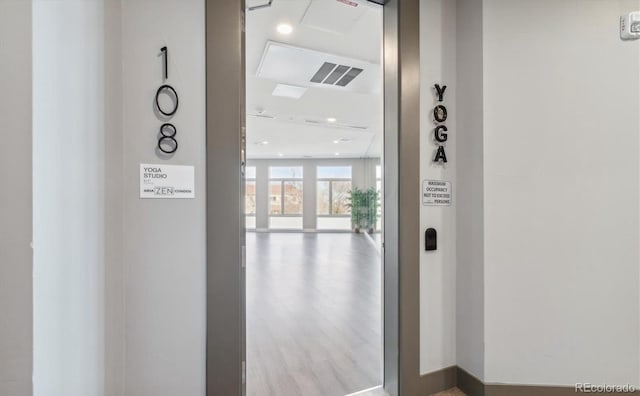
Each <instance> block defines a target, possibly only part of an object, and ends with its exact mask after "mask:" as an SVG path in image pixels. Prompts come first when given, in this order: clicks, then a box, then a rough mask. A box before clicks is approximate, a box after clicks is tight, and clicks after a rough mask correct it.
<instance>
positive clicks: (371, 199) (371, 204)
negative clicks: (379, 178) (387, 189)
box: [365, 187, 380, 234]
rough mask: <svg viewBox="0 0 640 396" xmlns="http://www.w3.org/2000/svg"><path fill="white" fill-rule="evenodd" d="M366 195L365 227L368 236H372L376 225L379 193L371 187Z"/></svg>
mask: <svg viewBox="0 0 640 396" xmlns="http://www.w3.org/2000/svg"><path fill="white" fill-rule="evenodd" d="M365 194H366V207H367V211H366V218H367V221H366V225H367V229H368V231H369V234H373V233H374V231H375V230H376V224H378V205H379V203H378V202H379V198H380V193H379V192H378V191H377V190H376V189H375V188H373V187H371V188H368V189H367V191H366V192H365Z"/></svg>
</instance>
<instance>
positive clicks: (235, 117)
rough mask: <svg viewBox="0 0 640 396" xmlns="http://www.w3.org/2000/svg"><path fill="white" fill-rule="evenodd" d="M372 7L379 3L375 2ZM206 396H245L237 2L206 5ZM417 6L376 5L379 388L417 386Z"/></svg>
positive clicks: (209, 0)
mask: <svg viewBox="0 0 640 396" xmlns="http://www.w3.org/2000/svg"><path fill="white" fill-rule="evenodd" d="M375 2H377V3H380V1H375ZM205 8H206V11H205V24H206V119H207V121H206V127H207V131H206V137H207V142H206V157H207V165H206V183H207V186H206V191H207V199H206V207H207V210H206V211H207V214H206V217H207V218H206V222H207V225H206V230H207V236H206V239H207V279H206V282H207V293H206V296H207V297H206V298H207V312H206V314H207V320H206V325H207V329H206V333H207V347H206V389H207V395H208V396H219V395H228V396H235V395H237V396H242V395H244V393H245V388H246V387H245V369H246V366H245V354H246V353H245V340H246V329H245V319H244V316H245V314H244V303H245V283H244V282H245V279H244V278H245V269H244V243H245V239H244V216H243V215H242V213H241V212H242V200H243V183H242V180H243V177H242V166H241V164H242V161H243V160H244V144H245V143H244V142H245V137H244V133H245V108H244V107H245V102H244V96H245V85H244V74H245V65H244V20H245V19H244V18H245V15H244V12H245V11H244V10H245V7H244V0H205ZM419 35H420V31H419V0H388V1H386V2H385V4H384V38H383V46H384V55H383V62H384V68H383V69H384V87H385V91H384V117H385V120H384V128H385V131H384V154H383V169H384V178H383V183H384V188H383V191H384V199H383V207H384V210H383V216H384V221H383V257H384V261H383V263H384V270H383V286H384V292H383V295H384V301H383V344H384V345H383V351H384V357H383V361H384V364H383V365H384V374H383V378H384V384H383V385H384V388H385V389H386V390H387V392H389V394H390V395H391V396H398V395H405V396H412V395H417V394H419V392H421V391H422V390H424V388H423V385H424V381H423V378H424V377H421V376H420V356H419V353H420V352H419V350H420V348H419V344H420V338H419V331H420V327H419V322H420V312H419V293H420V285H419V275H420V273H419V250H420V229H419V227H420V225H419V217H418V216H417V215H416V212H418V211H419V209H420V125H419V122H420V115H419V114H420V113H419V111H420V97H419V87H420V84H419V64H420V45H419Z"/></svg>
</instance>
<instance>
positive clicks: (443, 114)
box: [433, 105, 447, 122]
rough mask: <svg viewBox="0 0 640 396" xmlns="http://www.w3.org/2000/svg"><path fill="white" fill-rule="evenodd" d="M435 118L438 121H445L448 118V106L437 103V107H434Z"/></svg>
mask: <svg viewBox="0 0 640 396" xmlns="http://www.w3.org/2000/svg"><path fill="white" fill-rule="evenodd" d="M433 118H434V119H435V120H436V121H437V122H445V121H446V120H447V108H446V107H444V106H443V105H437V106H436V107H435V109H433Z"/></svg>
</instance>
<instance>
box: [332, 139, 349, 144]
mask: <svg viewBox="0 0 640 396" xmlns="http://www.w3.org/2000/svg"><path fill="white" fill-rule="evenodd" d="M350 141H351V139H349V138H340V139H336V140H334V141H333V143H335V144H338V143H349V142H350Z"/></svg>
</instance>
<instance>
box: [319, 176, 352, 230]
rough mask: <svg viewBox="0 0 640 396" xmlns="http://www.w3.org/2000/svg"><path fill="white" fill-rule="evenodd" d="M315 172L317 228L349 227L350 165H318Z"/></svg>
mask: <svg viewBox="0 0 640 396" xmlns="http://www.w3.org/2000/svg"><path fill="white" fill-rule="evenodd" d="M317 172H318V181H317V198H316V214H317V216H318V218H317V228H318V229H324V230H327V229H331V230H336V229H346V230H348V229H351V207H350V205H349V203H350V200H351V167H350V166H319V167H318V169H317Z"/></svg>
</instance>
